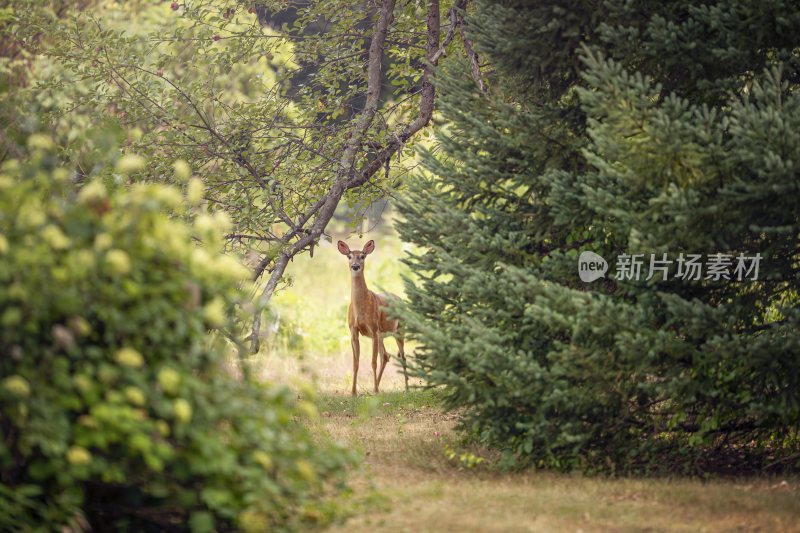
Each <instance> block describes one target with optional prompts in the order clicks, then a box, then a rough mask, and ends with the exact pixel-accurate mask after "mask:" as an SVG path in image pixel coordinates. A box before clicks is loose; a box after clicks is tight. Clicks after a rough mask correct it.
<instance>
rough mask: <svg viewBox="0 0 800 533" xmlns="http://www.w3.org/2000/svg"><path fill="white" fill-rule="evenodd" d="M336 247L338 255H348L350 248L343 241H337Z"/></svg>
mask: <svg viewBox="0 0 800 533" xmlns="http://www.w3.org/2000/svg"><path fill="white" fill-rule="evenodd" d="M336 246H337V247H338V248H339V253H341V254H342V255H347V254H349V253H350V247H349V246H347V243H346V242H344V241H339V242H337V243H336Z"/></svg>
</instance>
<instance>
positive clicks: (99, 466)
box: [0, 134, 351, 531]
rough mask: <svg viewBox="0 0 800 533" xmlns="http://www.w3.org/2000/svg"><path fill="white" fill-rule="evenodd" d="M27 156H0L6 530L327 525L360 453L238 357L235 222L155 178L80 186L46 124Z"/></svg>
mask: <svg viewBox="0 0 800 533" xmlns="http://www.w3.org/2000/svg"><path fill="white" fill-rule="evenodd" d="M23 150H24V152H25V153H24V154H23V155H24V157H22V158H20V159H8V160H6V161H4V162H3V163H2V167H0V353H2V357H0V376H1V378H0V431H1V433H2V440H0V529H2V530H4V531H23V530H24V531H46V530H52V529H54V528H59V527H61V526H64V527H69V528H72V529H75V530H81V529H89V528H91V529H94V530H96V531H109V530H143V529H145V530H175V529H178V530H182V529H187V528H188V529H191V530H193V531H212V530H231V529H237V530H243V531H266V530H267V529H269V530H277V531H280V530H293V529H297V528H303V529H306V528H309V527H313V526H318V525H321V524H324V523H326V522H328V521H330V520H331V519H333V518H334V517H335V516H336V514H337V509H338V507H337V504H336V499H335V498H334V496H335V494H336V493H337V492H339V491H340V490H341V489H342V487H343V485H342V484H343V470H344V467H345V466H346V465H347V464H348V463H349V461H350V459H351V456H350V454H349V452H347V451H345V450H343V449H342V448H339V447H337V446H334V445H332V444H330V443H327V442H325V441H324V440H322V441H321V440H320V439H319V438H318V437H312V435H311V434H310V433H309V432H308V430H307V429H306V428H305V425H304V424H303V423H302V419H303V418H304V417H308V416H315V409H314V408H313V405H311V404H310V403H308V402H307V401H300V402H298V401H297V400H296V399H295V394H294V393H292V392H290V391H289V389H287V388H285V387H279V386H273V385H270V384H264V383H258V382H256V381H255V380H254V379H253V378H251V377H250V375H249V373H248V372H247V370H246V368H240V369H239V373H240V374H241V375H240V376H236V375H235V373H236V372H234V370H232V369H230V368H228V367H227V366H229V363H230V361H231V359H232V357H233V356H232V355H231V352H232V350H233V354H235V350H236V347H237V342H236V341H235V339H236V333H237V332H236V331H235V323H234V321H233V320H232V319H231V317H232V316H234V314H235V312H236V311H237V309H238V308H240V306H242V305H244V307H245V308H246V307H247V306H248V305H249V304H248V303H247V298H246V297H244V296H243V293H242V288H243V287H242V286H243V285H247V282H245V281H243V280H246V279H247V278H248V277H249V273H248V270H247V269H246V268H244V267H243V266H242V265H241V264H240V263H239V261H238V260H237V259H234V258H233V257H231V256H225V255H222V254H221V253H220V252H219V250H220V249H221V247H222V240H221V237H220V236H221V235H222V232H223V230H224V227H225V225H226V224H227V221H226V220H224V217H221V216H210V215H207V214H205V213H203V212H202V211H201V210H199V209H197V210H195V209H193V208H191V207H190V208H188V209H187V207H186V206H192V205H196V204H197V202H198V195H197V194H196V191H195V192H194V193H193V192H191V191H188V197H187V196H185V195H184V194H183V193H182V192H181V191H180V190H179V189H177V188H174V187H170V186H165V185H161V184H152V183H150V184H147V183H141V184H138V185H135V186H133V187H131V188H127V189H121V190H118V191H113V190H112V191H108V190H107V188H106V186H105V185H103V184H102V183H101V182H100V181H98V180H95V181H91V182H90V183H88V184H86V185H85V186H83V187H82V188H80V190H78V189H76V187H74V185H73V180H74V179H75V177H76V176H77V175H78V173H76V172H75V171H74V170H73V169H70V168H68V167H64V166H62V164H61V159H60V158H58V157H57V156H56V153H57V149H56V145H55V143H54V142H53V140H52V139H51V138H50V137H49V136H46V135H42V134H33V135H30V136H28V137H27V141H26V143H25V147H24V148H23ZM146 167H147V161H146V160H145V159H144V158H141V157H139V156H134V155H129V156H125V157H123V158H121V159H120V160H119V161H118V162H117V164H116V165H115V166H112V168H111V169H109V170H108V172H110V173H113V174H118V175H122V176H126V175H131V174H134V173H137V172H143V171H144V170H145V169H146ZM176 172H178V173H185V168H183V167H182V165H181V164H177V165H176ZM179 217H183V218H184V219H186V220H188V221H189V222H182V221H180V220H179ZM193 241H194V242H193ZM239 312H241V309H239ZM209 332H211V333H210V334H209Z"/></svg>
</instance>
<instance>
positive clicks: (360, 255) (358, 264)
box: [337, 241, 375, 276]
mask: <svg viewBox="0 0 800 533" xmlns="http://www.w3.org/2000/svg"><path fill="white" fill-rule="evenodd" d="M337 246H338V248H339V252H340V253H341V254H342V255H346V256H347V263H348V264H349V265H350V274H351V275H353V276H358V275H360V274H362V273H363V272H364V261H365V260H366V258H367V256H368V255H369V254H371V253H372V251H373V250H375V241H369V242H367V244H365V245H364V249H363V250H361V251H360V252H359V251H353V250H351V249H350V247H349V246H347V243H346V242H344V241H339V242H338V243H337Z"/></svg>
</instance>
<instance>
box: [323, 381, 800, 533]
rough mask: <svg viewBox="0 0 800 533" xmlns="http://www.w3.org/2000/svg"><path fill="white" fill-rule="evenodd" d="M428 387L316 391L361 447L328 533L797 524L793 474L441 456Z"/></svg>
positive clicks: (331, 427) (339, 433)
mask: <svg viewBox="0 0 800 533" xmlns="http://www.w3.org/2000/svg"><path fill="white" fill-rule="evenodd" d="M435 400H436V398H435V394H432V393H423V392H412V393H411V394H408V395H404V394H403V393H397V392H395V393H388V394H381V395H378V396H367V397H359V398H358V399H357V400H352V399H350V398H349V397H347V396H344V395H338V394H334V395H329V396H325V397H323V398H322V405H321V409H322V410H323V416H322V417H321V421H320V429H323V428H324V429H325V430H326V431H327V432H329V433H330V434H331V435H332V436H333V437H334V438H336V439H338V440H342V441H345V442H347V443H349V444H350V445H351V446H354V447H356V448H357V449H358V450H360V451H361V453H362V455H363V457H364V462H363V468H362V469H360V471H358V472H356V473H354V480H353V485H354V488H355V489H356V495H357V497H358V496H360V497H362V498H363V499H362V503H361V505H359V506H357V509H358V511H356V512H355V513H354V515H353V516H352V517H351V518H349V519H348V520H347V521H346V522H345V523H344V524H340V525H338V526H336V527H334V528H333V529H332V531H342V532H344V531H348V532H350V531H375V530H378V531H398V532H399V531H413V532H420V531H498V532H499V531H504V532H505V531H586V532H589V531H687V532H689V531H691V532H694V531H709V532H715V531H764V532H773V531H800V492H798V490H797V487H798V481H799V480H797V479H788V480H786V481H787V482H786V483H784V484H782V483H781V481H782V480H776V479H744V480H716V481H700V480H687V479H606V478H588V477H584V476H580V475H564V474H552V473H541V472H528V473H517V474H503V473H500V472H498V471H496V470H493V469H492V468H484V467H481V466H479V467H477V468H473V469H469V468H464V467H463V466H460V464H459V463H458V461H457V459H456V460H449V459H448V458H447V457H446V456H445V453H444V449H445V446H450V447H451V448H457V447H458V445H457V443H456V439H455V435H454V434H453V426H454V425H455V423H456V416H455V415H453V414H447V413H445V412H443V411H442V410H441V409H440V408H439V407H437V403H436V401H435Z"/></svg>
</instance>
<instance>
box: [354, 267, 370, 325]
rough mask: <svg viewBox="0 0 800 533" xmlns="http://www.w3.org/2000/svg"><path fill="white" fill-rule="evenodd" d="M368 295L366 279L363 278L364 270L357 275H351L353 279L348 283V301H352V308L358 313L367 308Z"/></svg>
mask: <svg viewBox="0 0 800 533" xmlns="http://www.w3.org/2000/svg"><path fill="white" fill-rule="evenodd" d="M369 295H370V292H369V289H368V288H367V281H366V280H365V279H364V271H363V270H362V271H361V272H360V273H359V274H358V275H357V276H353V281H352V283H351V285H350V301H351V302H353V308H354V309H355V310H356V312H357V313H358V314H360V313H361V311H362V310H364V309H366V308H367V302H368V301H369Z"/></svg>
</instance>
